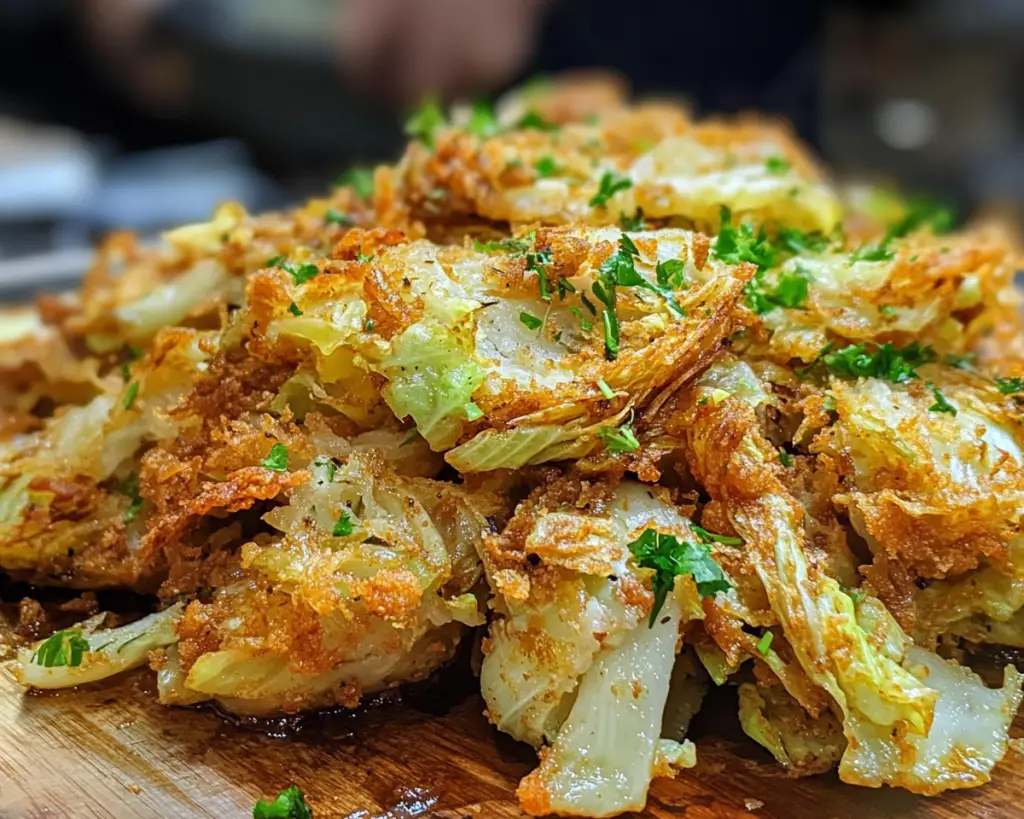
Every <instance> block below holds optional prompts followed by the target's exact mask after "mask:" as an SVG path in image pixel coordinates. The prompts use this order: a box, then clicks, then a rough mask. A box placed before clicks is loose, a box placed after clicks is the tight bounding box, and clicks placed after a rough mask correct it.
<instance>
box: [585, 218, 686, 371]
mask: <svg viewBox="0 0 1024 819" xmlns="http://www.w3.org/2000/svg"><path fill="white" fill-rule="evenodd" d="M639 255H640V251H639V250H637V248H636V245H635V244H633V240H632V239H630V238H629V237H628V236H627V235H626V234H625V233H623V234H622V235H621V236H620V237H619V248H618V250H617V251H616V252H615V253H613V254H612V255H611V256H609V257H608V259H606V260H605V262H604V264H602V265H601V269H600V270H599V271H598V275H597V281H596V282H594V285H593V290H594V295H595V296H597V298H598V299H599V300H600V301H601V303H602V304H603V305H604V309H603V310H602V311H601V323H602V325H603V326H604V353H605V358H607V359H608V360H609V361H614V360H615V358H616V357H617V356H618V354H619V320H618V317H617V316H616V315H615V288H616V287H642V288H644V289H646V290H650V291H652V292H654V293H657V294H658V295H659V296H661V297H662V298H663V299H664V300H665V306H666V307H668V309H669V310H670V311H671V312H672V313H673V314H674V315H675V316H676V317H682V316H684V315H685V312H684V311H683V308H682V307H681V306H680V305H679V302H677V301H676V298H675V295H673V293H672V291H671V289H669V288H667V287H662V286H660V285H656V284H651V283H650V282H649V281H647V279H645V278H644V277H643V276H641V275H640V274H639V273H637V271H636V261H635V259H636V257H637V256H639ZM584 304H585V305H586V302H585V301H584Z"/></svg>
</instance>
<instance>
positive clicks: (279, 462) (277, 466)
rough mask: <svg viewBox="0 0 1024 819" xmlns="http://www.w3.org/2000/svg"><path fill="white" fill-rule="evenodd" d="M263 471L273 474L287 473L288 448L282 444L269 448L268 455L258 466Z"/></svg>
mask: <svg viewBox="0 0 1024 819" xmlns="http://www.w3.org/2000/svg"><path fill="white" fill-rule="evenodd" d="M260 465H261V466H262V467H263V468H264V469H269V470H271V471H273V472H287V471H288V447H286V446H285V445H284V444H282V443H277V444H274V445H273V446H272V447H271V448H270V454H269V455H267V457H266V458H264V459H263V461H262V462H261V464H260Z"/></svg>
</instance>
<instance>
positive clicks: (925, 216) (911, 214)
mask: <svg viewBox="0 0 1024 819" xmlns="http://www.w3.org/2000/svg"><path fill="white" fill-rule="evenodd" d="M926 225H927V226H928V227H930V228H931V229H932V232H933V233H935V234H942V233H949V231H951V230H952V229H953V227H954V226H955V225H956V214H955V212H954V211H953V209H952V208H951V207H950V206H949V205H946V204H944V203H942V202H937V201H935V200H934V199H930V198H928V197H926V196H917V197H914V198H913V199H911V200H910V201H908V202H907V209H906V212H905V213H904V214H903V218H902V219H900V220H899V221H898V222H895V223H894V224H892V225H890V226H889V229H888V230H887V231H886V235H887V236H888V237H901V236H906V235H907V234H908V233H913V232H914V231H915V230H917V229H918V228H921V227H924V226H926Z"/></svg>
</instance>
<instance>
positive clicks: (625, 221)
mask: <svg viewBox="0 0 1024 819" xmlns="http://www.w3.org/2000/svg"><path fill="white" fill-rule="evenodd" d="M619 224H620V225H621V226H622V229H623V230H632V231H637V230H647V223H646V222H645V221H644V212H643V210H642V209H641V208H637V209H636V213H634V214H633V215H632V216H627V215H626V214H625V213H620V214H619Z"/></svg>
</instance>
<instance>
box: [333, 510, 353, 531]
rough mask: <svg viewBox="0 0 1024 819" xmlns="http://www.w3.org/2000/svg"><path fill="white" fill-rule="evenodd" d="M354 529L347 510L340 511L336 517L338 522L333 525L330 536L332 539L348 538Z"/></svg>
mask: <svg viewBox="0 0 1024 819" xmlns="http://www.w3.org/2000/svg"><path fill="white" fill-rule="evenodd" d="M354 528H355V527H354V526H353V525H352V516H351V515H350V514H349V512H348V509H342V510H341V514H340V515H339V516H338V522H337V523H335V524H334V528H333V529H332V530H331V534H332V535H334V537H348V536H349V535H351V534H352V530H353V529H354Z"/></svg>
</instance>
